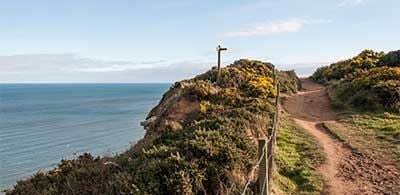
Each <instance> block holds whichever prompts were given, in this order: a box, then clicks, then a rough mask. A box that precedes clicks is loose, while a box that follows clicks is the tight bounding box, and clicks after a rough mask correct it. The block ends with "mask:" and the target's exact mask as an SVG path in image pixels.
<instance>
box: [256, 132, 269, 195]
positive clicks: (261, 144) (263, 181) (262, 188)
mask: <svg viewBox="0 0 400 195" xmlns="http://www.w3.org/2000/svg"><path fill="white" fill-rule="evenodd" d="M266 144H267V138H260V139H258V159H260V158H261V157H262V159H261V162H260V166H259V170H258V172H259V173H258V183H259V188H258V189H259V193H260V195H267V194H268V181H267V177H268V159H267V157H268V156H267V155H268V153H267V146H265V145H266ZM263 153H264V155H263Z"/></svg>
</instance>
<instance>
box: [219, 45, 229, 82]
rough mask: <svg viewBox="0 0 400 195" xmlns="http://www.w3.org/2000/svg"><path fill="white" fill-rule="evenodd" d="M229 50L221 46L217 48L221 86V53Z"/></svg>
mask: <svg viewBox="0 0 400 195" xmlns="http://www.w3.org/2000/svg"><path fill="white" fill-rule="evenodd" d="M225 50H228V49H227V48H222V47H221V45H218V47H217V53H218V61H217V69H218V72H217V84H219V79H220V78H219V77H220V75H221V51H225Z"/></svg>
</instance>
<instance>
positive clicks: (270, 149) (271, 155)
mask: <svg viewBox="0 0 400 195" xmlns="http://www.w3.org/2000/svg"><path fill="white" fill-rule="evenodd" d="M273 126H274V124H273ZM273 126H272V127H270V128H268V134H269V135H268V137H269V140H270V141H269V142H268V143H267V154H268V156H267V162H268V167H267V169H268V173H267V174H268V175H267V186H268V188H267V189H268V193H269V190H270V184H271V181H272V162H273V158H274V151H273V150H274V149H273V145H274V143H273V141H274V130H273V128H274V127H273Z"/></svg>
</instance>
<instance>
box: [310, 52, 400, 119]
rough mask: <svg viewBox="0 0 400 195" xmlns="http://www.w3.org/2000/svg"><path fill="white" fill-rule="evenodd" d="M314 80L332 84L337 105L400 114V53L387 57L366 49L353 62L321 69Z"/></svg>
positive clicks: (330, 86) (330, 87)
mask: <svg viewBox="0 0 400 195" xmlns="http://www.w3.org/2000/svg"><path fill="white" fill-rule="evenodd" d="M312 78H313V79H314V80H316V81H317V82H319V83H323V84H326V85H329V89H330V93H331V97H332V98H333V100H334V101H335V102H336V103H337V104H342V105H351V106H353V107H356V108H359V109H362V110H370V111H371V110H372V111H377V110H388V111H394V112H399V111H400V50H398V51H392V52H389V53H387V54H385V53H383V52H375V51H372V50H364V51H363V52H361V53H360V54H359V55H357V56H355V57H353V58H351V59H348V60H344V61H340V62H337V63H334V64H331V65H329V66H326V67H321V68H319V69H318V70H317V71H316V72H315V73H314V74H313V76H312Z"/></svg>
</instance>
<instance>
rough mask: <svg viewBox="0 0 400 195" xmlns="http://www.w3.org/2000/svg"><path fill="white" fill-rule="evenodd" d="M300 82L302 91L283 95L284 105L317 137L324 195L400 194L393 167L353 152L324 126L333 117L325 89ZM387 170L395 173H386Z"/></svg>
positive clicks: (319, 169) (334, 115) (334, 117)
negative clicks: (323, 157) (324, 157)
mask: <svg viewBox="0 0 400 195" xmlns="http://www.w3.org/2000/svg"><path fill="white" fill-rule="evenodd" d="M302 85H303V90H302V91H300V92H299V93H298V94H296V95H294V96H291V97H288V98H286V99H285V100H284V102H283V106H284V108H285V110H286V111H287V112H288V113H289V114H290V115H291V117H292V118H293V119H294V120H295V122H296V123H297V124H298V125H299V126H301V127H303V128H304V129H306V130H308V131H309V132H310V133H311V134H312V135H313V136H315V137H316V138H317V140H318V141H319V143H320V145H321V146H322V148H323V150H324V153H325V156H326V162H325V163H324V164H323V165H321V166H320V167H318V169H317V171H318V172H319V173H320V174H321V175H322V176H323V178H324V180H325V186H324V190H323V194H335V195H336V194H337V195H344V194H400V189H399V188H400V184H399V183H400V182H399V180H400V179H399V178H398V177H400V175H397V173H398V172H396V171H397V170H396V168H394V167H393V166H391V165H388V166H381V165H380V163H379V162H378V163H377V161H379V159H375V158H374V157H373V156H372V157H371V156H366V155H362V154H359V153H358V154H357V153H354V152H353V151H352V150H351V149H350V148H349V147H347V146H345V144H343V143H342V142H341V141H339V140H337V139H335V138H333V137H332V136H331V135H330V134H329V133H328V132H327V131H326V130H325V129H324V128H323V126H322V122H324V121H335V120H336V113H335V112H334V110H333V109H332V108H331V107H330V103H329V99H328V96H327V92H326V90H325V88H324V87H323V86H321V85H319V84H316V83H314V82H312V81H311V80H309V79H302ZM376 164H378V165H380V166H381V167H376V166H374V165H376ZM371 169H373V170H372V171H371ZM388 171H389V173H391V172H393V173H394V174H391V175H390V174H389V175H387V172H388ZM396 177H397V178H396ZM377 181H378V182H377ZM382 181H389V182H387V183H383V182H382ZM397 184H399V186H398V187H396V185H397ZM385 185H387V186H389V187H386V186H385ZM397 190H399V191H397Z"/></svg>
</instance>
